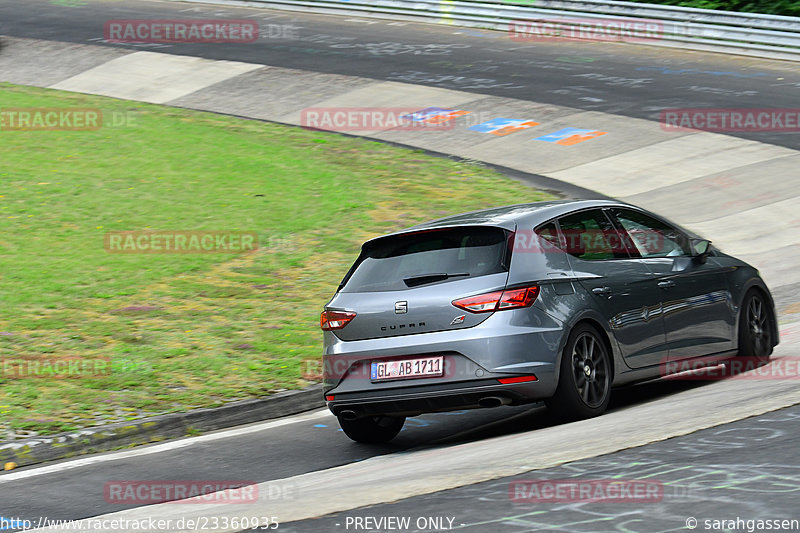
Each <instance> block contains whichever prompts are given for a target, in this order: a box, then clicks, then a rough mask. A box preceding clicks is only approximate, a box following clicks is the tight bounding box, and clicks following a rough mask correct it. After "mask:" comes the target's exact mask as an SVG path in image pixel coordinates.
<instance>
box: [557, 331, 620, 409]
mask: <svg viewBox="0 0 800 533" xmlns="http://www.w3.org/2000/svg"><path fill="white" fill-rule="evenodd" d="M611 374H612V370H611V356H610V355H609V353H608V348H606V345H605V343H604V342H603V339H602V338H601V337H600V334H599V333H598V332H597V330H596V329H595V328H593V327H591V326H589V325H588V324H582V325H579V326H578V327H576V328H575V329H573V330H572V332H571V333H570V335H569V338H568V339H567V345H566V346H565V347H564V353H563V354H562V356H561V367H560V372H559V377H558V386H557V387H556V392H555V394H554V395H553V397H552V398H550V399H548V400H546V401H545V404H546V405H547V407H548V409H551V410H552V411H553V412H554V413H555V414H557V415H558V416H559V417H561V418H566V419H568V420H579V419H582V418H591V417H593V416H598V415H600V414H602V413H603V412H604V411H605V410H606V408H607V407H608V402H609V400H610V399H611V381H612V379H611V378H612V375H611Z"/></svg>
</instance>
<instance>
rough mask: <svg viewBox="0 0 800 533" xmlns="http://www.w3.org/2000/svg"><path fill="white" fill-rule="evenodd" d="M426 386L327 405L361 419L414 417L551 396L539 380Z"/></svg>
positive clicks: (346, 397)
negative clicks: (365, 417) (507, 383)
mask: <svg viewBox="0 0 800 533" xmlns="http://www.w3.org/2000/svg"><path fill="white" fill-rule="evenodd" d="M430 387H431V386H430V385H420V386H415V387H406V388H404V389H402V391H400V390H398V391H396V392H394V393H385V392H381V393H380V394H374V393H372V394H370V393H363V392H362V393H344V394H334V397H335V400H333V401H329V402H327V404H328V408H329V409H330V410H331V412H332V413H333V414H334V415H336V416H339V415H341V414H342V413H343V412H348V413H346V414H348V415H350V416H352V417H353V418H358V417H363V416H378V415H394V416H417V415H420V414H422V413H436V412H443V411H455V410H460V409H476V408H480V407H493V406H499V405H520V404H524V403H530V402H534V401H537V400H540V399H544V398H547V397H549V396H550V395H552V391H550V387H549V385H548V384H543V383H541V382H539V381H534V382H527V383H516V384H513V385H501V384H499V383H498V382H497V380H495V379H483V380H476V381H474V382H472V383H469V384H461V383H460V384H458V386H454V387H445V386H438V387H435V389H433V390H431V388H430Z"/></svg>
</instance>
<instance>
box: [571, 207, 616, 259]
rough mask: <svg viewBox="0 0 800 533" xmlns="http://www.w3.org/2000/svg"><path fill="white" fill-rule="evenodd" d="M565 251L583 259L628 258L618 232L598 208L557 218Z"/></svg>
mask: <svg viewBox="0 0 800 533" xmlns="http://www.w3.org/2000/svg"><path fill="white" fill-rule="evenodd" d="M558 225H559V227H560V229H561V238H562V243H564V245H565V248H566V251H567V253H569V254H570V255H572V256H574V257H577V258H578V259H583V260H584V261H601V260H605V259H628V258H629V257H630V256H629V255H628V252H627V250H626V249H625V246H624V243H623V242H622V239H621V238H620V235H619V234H618V233H617V231H616V230H615V229H614V227H613V226H612V225H611V222H610V221H609V220H608V218H607V217H606V215H605V214H604V213H603V212H602V211H600V210H599V209H592V210H589V211H581V212H579V213H573V214H571V215H567V216H565V217H562V218H560V219H559V220H558Z"/></svg>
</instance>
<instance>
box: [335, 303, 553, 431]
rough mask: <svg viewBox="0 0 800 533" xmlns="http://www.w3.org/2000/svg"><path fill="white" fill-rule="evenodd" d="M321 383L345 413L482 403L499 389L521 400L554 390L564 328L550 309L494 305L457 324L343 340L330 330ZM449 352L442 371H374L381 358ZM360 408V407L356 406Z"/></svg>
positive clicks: (419, 410)
mask: <svg viewBox="0 0 800 533" xmlns="http://www.w3.org/2000/svg"><path fill="white" fill-rule="evenodd" d="M326 333H327V335H328V336H327V337H326V339H325V351H324V353H323V384H324V387H323V390H324V394H325V395H326V396H330V395H333V396H334V398H335V399H334V400H333V401H331V402H329V404H328V406H329V407H330V409H331V410H332V411H333V412H334V414H339V413H340V412H341V411H342V410H345V409H346V408H347V409H350V410H354V411H356V410H358V412H359V413H361V414H365V415H366V414H405V415H406V416H412V414H421V413H425V412H436V411H446V410H456V409H465V408H473V407H479V406H481V405H480V400H481V399H483V398H486V397H489V396H497V397H499V398H502V399H503V402H504V403H509V404H520V403H527V402H531V401H536V400H541V399H544V398H548V397H550V396H552V395H553V393H554V392H555V388H556V385H557V378H558V375H557V368H558V362H559V354H560V352H561V349H562V345H563V341H564V328H563V326H562V324H561V323H559V322H557V321H555V320H554V319H552V318H551V317H550V316H549V315H547V314H546V313H544V311H542V310H540V309H537V308H536V307H535V306H534V307H533V308H526V309H522V310H519V311H508V312H505V311H504V312H498V313H494V314H493V315H492V316H491V317H489V318H488V319H487V320H485V321H484V322H482V323H481V324H479V325H477V326H474V327H471V328H466V329H458V330H452V331H440V332H432V333H423V334H415V335H403V336H396V337H386V338H379V339H366V340H358V341H342V340H340V339H338V338H336V337H335V336H334V335H333V334H331V333H330V332H326ZM419 356H443V357H444V375H442V376H438V377H426V378H419V379H408V380H401V381H375V380H372V379H371V375H370V365H371V362H372V361H375V360H382V361H387V360H402V359H410V358H416V357H419ZM528 375H535V376H536V378H537V381H533V382H525V383H515V384H501V383H499V382H498V379H500V378H508V377H518V376H528ZM356 408H357V409H356Z"/></svg>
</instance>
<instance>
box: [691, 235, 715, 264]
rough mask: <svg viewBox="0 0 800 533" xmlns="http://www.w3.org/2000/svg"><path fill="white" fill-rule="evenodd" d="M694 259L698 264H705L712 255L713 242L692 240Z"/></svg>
mask: <svg viewBox="0 0 800 533" xmlns="http://www.w3.org/2000/svg"><path fill="white" fill-rule="evenodd" d="M691 246H692V257H694V260H695V261H697V262H698V263H700V264H701V265H702V264H705V262H706V260H707V259H708V256H709V254H711V241H707V240H706V239H692V240H691Z"/></svg>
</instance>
